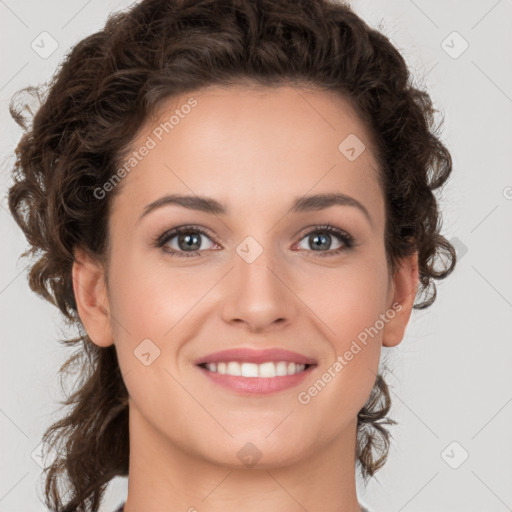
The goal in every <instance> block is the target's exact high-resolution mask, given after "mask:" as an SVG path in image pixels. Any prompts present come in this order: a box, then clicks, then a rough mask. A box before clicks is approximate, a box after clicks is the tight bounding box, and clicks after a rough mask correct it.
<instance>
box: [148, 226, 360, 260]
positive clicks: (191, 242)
mask: <svg viewBox="0 0 512 512" xmlns="http://www.w3.org/2000/svg"><path fill="white" fill-rule="evenodd" d="M333 235H334V238H337V239H338V241H339V243H340V245H339V246H338V247H337V248H334V249H331V250H324V249H330V246H331V243H332V238H333ZM203 237H204V238H207V239H209V240H210V241H211V242H212V244H213V245H216V242H214V241H213V240H212V237H211V236H210V235H209V233H208V232H207V231H206V230H205V229H203V228H201V227H199V226H194V225H189V226H178V227H176V228H173V229H171V230H170V231H166V232H165V233H163V234H162V235H160V236H159V237H158V238H157V239H156V240H154V242H153V245H154V246H155V247H158V248H162V250H163V251H165V252H166V253H168V254H169V255H171V256H178V257H180V258H181V257H192V256H202V254H201V251H203V250H207V249H211V248H212V247H204V246H203V244H202V242H203ZM306 237H307V238H306ZM304 239H306V243H307V244H310V246H311V247H313V249H312V250H308V249H307V248H306V250H308V251H309V252H316V253H317V255H318V256H321V257H323V256H335V255H337V254H340V253H342V252H345V251H347V250H350V249H351V248H353V247H355V246H356V245H357V244H356V243H355V240H354V238H353V237H352V235H350V234H349V233H347V232H346V231H343V230H341V229H339V228H336V227H334V226H331V225H330V224H325V225H323V226H314V227H313V228H312V229H310V230H309V231H308V232H306V234H305V235H303V237H302V238H301V241H302V240H304Z"/></svg>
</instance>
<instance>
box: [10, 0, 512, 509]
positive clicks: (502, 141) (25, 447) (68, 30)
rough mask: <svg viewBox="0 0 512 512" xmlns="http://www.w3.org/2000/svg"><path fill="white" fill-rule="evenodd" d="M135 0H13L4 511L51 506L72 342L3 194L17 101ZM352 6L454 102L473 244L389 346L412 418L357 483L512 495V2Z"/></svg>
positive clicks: (398, 404)
mask: <svg viewBox="0 0 512 512" xmlns="http://www.w3.org/2000/svg"><path fill="white" fill-rule="evenodd" d="M130 3H131V2H129V1H124V2H123V1H121V0H118V1H113V0H111V1H105V2H100V1H99V0H89V1H82V0H80V1H76V0H75V1H67V2H66V1H64V0H51V1H46V2H36V1H35V0H34V1H23V2H15V1H14V0H5V1H1V0H0V27H1V30H0V38H1V45H0V55H1V70H2V73H1V75H0V104H1V108H0V161H1V162H2V173H1V178H0V181H1V192H2V194H1V196H2V197H1V203H0V205H1V208H0V222H1V229H2V231H1V234H2V241H1V243H0V255H1V273H0V303H1V314H2V316H1V322H0V328H1V338H0V339H1V348H2V357H1V374H0V378H1V388H0V389H1V395H0V429H1V430H0V432H1V436H0V448H1V455H0V460H1V461H2V463H1V467H0V512H7V511H9V512H18V511H23V512H25V511H29V510H30V511H37V510H45V508H44V507H43V505H42V503H41V502H40V500H39V498H38V495H39V496H42V491H41V490H40V487H41V485H42V484H41V478H42V470H41V467H40V466H39V465H38V463H37V453H38V445H39V443H40V438H41V435H42V433H43V431H44V430H45V428H46V427H47V426H49V424H50V423H51V422H53V421H54V420H55V418H56V416H55V414H56V413H57V412H58V400H61V399H62V398H63V397H62V395H61V393H60V388H59V380H58V378H57V371H58V369H59V366H60V365H61V364H62V363H63V362H64V360H65V359H66V358H67V357H69V355H70V352H66V349H64V348H63V347H62V346H61V345H60V344H59V343H58V342H57V341H56V340H57V339H59V338H64V337H65V336H66V335H67V334H74V333H68V332H67V331H66V329H65V328H64V324H63V322H62V320H61V318H60V313H58V311H57V309H56V308H54V307H52V306H50V305H49V304H47V303H46V302H45V301H43V300H42V299H40V298H39V297H37V296H36V295H35V294H34V293H33V292H31V290H30V289H29V287H28V284H27V281H26V277H25V276H26V271H25V267H26V265H27V261H26V260H23V259H18V258H19V255H20V254H21V253H22V252H23V250H24V249H25V248H26V247H27V243H26V241H25V239H24V237H23V235H22V233H21V231H20V230H19V229H18V227H17V226H16V224H15V223H14V220H12V218H11V217H10V215H9V213H8V210H7V204H6V199H5V193H6V190H7V187H8V185H9V183H10V176H9V172H8V170H7V169H8V168H9V165H12V162H13V156H12V153H13V151H14V148H15V146H16V143H17V141H18V139H19V137H20V135H21V130H20V129H18V128H17V125H16V124H15V123H14V121H12V119H11V118H10V116H9V113H8V110H7V105H8V101H9V99H10V97H11V96H12V94H13V93H14V92H15V91H17V90H18V89H20V88H22V87H24V86H26V85H36V84H38V83H42V82H44V81H45V80H48V79H49V78H50V77H51V75H52V74H53V72H54V71H55V69H56V67H57V65H58V64H59V63H60V61H61V60H62V58H63V56H64V55H65V54H66V53H67V52H68V50H69V49H70V48H71V47H72V46H73V45H74V44H76V42H78V41H79V40H80V39H82V38H83V37H85V36H86V35H89V34H90V33H92V32H94V31H96V30H98V29H100V28H101V27H102V25H103V24H104V22H105V20H106V18H107V15H108V14H109V13H110V12H111V11H113V10H118V9H121V8H125V7H127V6H128V5H129V4H130ZM351 5H352V7H353V8H354V9H355V10H356V12H358V13H359V14H360V15H361V16H362V17H363V18H364V19H365V20H367V22H369V23H370V24H371V25H373V26H375V27H380V29H381V30H382V31H383V32H384V33H385V34H386V35H387V36H388V37H389V38H390V39H391V41H392V42H393V43H394V44H395V45H396V46H397V47H398V49H399V50H400V51H401V52H402V54H403V55H404V56H405V58H406V60H407V62H408V64H409V66H410V68H411V72H412V73H413V75H414V76H416V77H417V79H418V83H419V84H420V85H421V84H424V86H425V87H426V88H427V89H428V91H429V92H430V94H431V96H432V98H433V100H434V103H435V105H436V107H437V109H438V110H440V111H441V112H443V113H444V116H445V124H444V129H443V132H442V138H443V141H444V142H445V143H446V145H447V146H448V148H449V149H450V151H451V153H452V157H453V162H454V172H453V175H452V178H451V181H450V183H449V185H448V186H447V187H445V189H444V191H443V193H442V194H441V195H440V196H439V198H440V200H441V206H442V209H443V212H444V215H443V218H444V222H443V233H444V234H445V236H447V237H448V238H449V239H452V238H453V237H456V241H455V239H454V243H456V246H457V250H458V253H459V258H460V260H459V263H458V266H457V268H456V270H455V272H454V273H453V274H452V275H451V276H449V278H448V279H447V280H446V281H444V282H441V283H440V284H439V285H438V298H437V301H436V302H435V303H434V305H433V306H432V307H431V308H429V309H427V310H425V311H421V312H420V311H414V312H413V314H412V317H411V322H410V324H409V327H408V329H407V333H406V337H405V339H404V340H403V342H402V343H401V344H400V345H399V346H398V347H397V348H395V349H386V348H385V349H384V352H383V357H386V358H388V361H389V364H390V366H391V367H392V368H393V375H389V374H388V377H387V380H388V383H389V384H390V385H391V386H392V388H391V389H392V392H391V395H392V398H393V408H392V411H391V416H392V417H393V418H394V419H396V420H397V421H398V422H399V424H398V425H396V426H395V427H393V430H392V434H393V441H392V443H393V444H392V447H391V450H390V455H389V460H388V462H387V464H386V465H385V467H384V469H382V470H381V471H380V472H379V473H378V474H377V477H376V478H374V479H373V480H372V481H371V482H370V483H369V485H368V487H367V489H366V491H365V490H364V488H363V487H362V486H361V485H359V488H358V490H359V495H360V499H361V501H362V503H364V504H367V505H368V506H370V507H371V510H375V511H376V512H387V511H389V512H391V511H393V512H395V511H396V512H398V511H404V512H420V511H421V512H424V511H452V512H462V511H464V512H476V511H482V512H483V511H485V512H501V511H505V510H512V486H511V485H510V484H511V482H512V465H511V464H510V460H511V459H512V441H511V430H510V425H511V424H512V403H511V402H512V379H511V368H512V343H511V341H512V340H511V334H510V325H511V320H512V286H511V285H512V265H511V262H512V236H511V235H512V230H511V227H510V226H511V218H512V171H511V161H512V151H511V145H512V144H511V142H512V116H511V113H512V66H511V60H512V59H511V57H510V49H511V48H512V31H511V28H512V27H511V25H512V23H511V22H512V2H511V1H510V0H500V1H496V0H485V1H483V0H482V1H475V0H474V1H471V2H469V1H462V0H458V1H451V2H447V1H440V0H436V1H429V2H427V1H425V0H415V1H411V0H392V1H391V0H388V1H386V2H377V1H374V2H371V1H363V0H357V1H353V2H352V3H351ZM43 31H47V32H48V33H49V34H51V36H52V37H53V38H54V39H55V40H56V41H57V43H58V48H57V49H56V51H55V52H54V53H53V54H52V55H50V56H49V57H47V58H42V57H41V56H40V55H39V54H38V53H36V52H35V51H34V50H33V49H32V47H31V43H32V41H34V40H36V41H37V40H39V39H38V37H39V34H41V32H43ZM454 31H456V32H457V33H458V34H459V35H456V34H455V35H453V34H452V33H453V32H454ZM443 41H445V42H444V43H443ZM464 41H467V43H468V44H469V46H468V48H467V49H466V50H465V51H464V52H463V53H461V50H462V49H463V48H464V45H465V43H464ZM45 48H49V45H46V46H45ZM459 54H460V55H459ZM438 119H439V118H438ZM454 442H455V444H452V443H454ZM33 454H34V458H33ZM466 454H467V455H468V458H467V460H465V461H464V462H462V461H463V459H464V457H465V456H466ZM34 459H35V460H34ZM126 490H127V480H126V479H122V478H118V479H115V480H114V481H113V482H112V483H111V485H110V486H109V488H108V493H107V497H106V500H105V503H104V505H103V506H102V508H101V510H102V511H106V512H109V511H112V510H114V508H115V507H116V506H117V505H118V504H119V503H120V502H122V501H123V500H124V498H125V495H126ZM311 512H312V511H311Z"/></svg>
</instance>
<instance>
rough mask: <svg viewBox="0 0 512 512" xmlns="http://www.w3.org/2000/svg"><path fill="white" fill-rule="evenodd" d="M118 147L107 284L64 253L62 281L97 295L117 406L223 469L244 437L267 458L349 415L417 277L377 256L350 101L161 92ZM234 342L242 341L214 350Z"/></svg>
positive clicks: (311, 440)
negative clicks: (131, 157) (123, 403)
mask: <svg viewBox="0 0 512 512" xmlns="http://www.w3.org/2000/svg"><path fill="white" fill-rule="evenodd" d="M189 98H194V100H195V101H194V102H192V101H191V100H189ZM187 101H188V103H187ZM185 105H191V107H190V108H188V107H185ZM192 105H193V106H192ZM177 109H178V111H179V113H180V115H176V116H175V118H174V121H172V122H173V125H172V127H171V128H170V125H169V124H167V130H165V129H162V126H165V124H162V123H165V122H168V121H169V119H170V117H171V116H172V115H173V114H174V113H175V111H176V110H177ZM176 120H177V121H176ZM347 137H350V138H349V139H347ZM345 139H347V140H346V141H345ZM344 141H345V142H344ZM362 144H364V147H363V146H362ZM143 146H146V147H147V148H149V149H148V150H147V151H144V150H141V148H142V147H143ZM350 148H354V150H353V151H352V150H351V149H350ZM363 148H364V149H363ZM362 149H363V150H362ZM132 150H139V155H141V154H142V153H145V156H142V157H141V158H140V161H138V163H137V165H136V166H134V167H133V168H132V169H131V170H130V172H129V173H127V175H126V176H125V177H124V178H123V180H122V182H121V184H120V185H117V186H119V187H121V189H120V192H119V194H118V195H117V196H116V197H115V200H114V201H113V204H112V210H111V216H110V219H109V230H110V244H111V254H110V267H109V274H108V281H104V282H103V285H101V279H100V280H98V281H94V280H92V278H91V280H90V281H87V279H88V277H87V275H88V276H94V275H99V276H100V277H101V274H95V273H94V272H93V271H92V269H93V268H95V267H92V266H91V267H89V270H90V272H88V273H85V272H84V273H81V272H80V269H79V266H78V263H77V265H75V267H74V277H75V280H76V282H78V281H79V280H80V279H83V281H82V282H83V286H78V285H77V284H76V282H75V293H76V294H78V295H80V294H81V293H82V292H81V291H80V290H81V289H88V290H89V291H90V293H89V294H88V296H89V297H92V296H95V297H96V298H97V303H100V302H101V303H102V306H103V307H102V308H96V309H95V306H94V305H93V304H92V302H90V303H89V304H87V300H88V299H84V300H82V299H80V300H79V301H78V302H79V312H80V316H81V318H82V321H83V322H84V324H85V326H86V329H87V331H88V333H89V336H90V337H91V339H92V340H93V341H94V342H95V343H97V344H98V345H101V346H108V345H110V344H112V343H114V344H115V348H116V351H117V354H118V358H119V364H120V367H121V371H122V374H123V378H124V380H125V383H126V386H127V389H128V391H129V395H130V415H131V416H132V417H133V418H138V421H140V422H141V423H142V422H144V423H145V425H146V427H147V429H150V430H152V431H153V432H154V433H157V434H158V436H159V438H160V439H161V440H163V442H164V444H167V446H169V447H175V448H176V447H179V449H180V450H181V451H183V452H187V453H188V454H192V455H194V457H198V458H200V459H202V460H208V461H210V462H213V463H216V464H219V463H221V464H232V465H234V466H240V464H241V461H242V458H241V454H240V452H239V450H240V448H241V447H243V446H246V447H245V450H246V451H247V450H249V452H250V451H251V450H252V451H253V452H254V453H249V455H252V456H254V457H257V456H258V455H256V454H257V453H258V452H259V453H261V454H262V455H263V456H264V458H262V461H261V462H262V463H264V465H267V466H268V467H270V466H272V465H275V464H288V463H291V462H293V461H294V460H296V459H297V458H299V457H300V458H304V459H305V460H306V459H307V458H308V457H309V456H310V455H311V454H313V453H315V451H318V450H319V449H321V448H322V447H324V448H325V447H326V446H327V445H329V444H330V443H331V442H332V441H333V440H335V439H336V438H339V437H340V436H343V435H344V433H346V432H347V430H348V429H352V428H354V425H355V421H356V418H357V413H358V411H359V410H360V409H361V408H362V407H363V405H364V404H365V402H366V400H367V398H368V396H369V394H370V391H371V389H372V387H373V384H374V381H375V376H376V373H377V370H378V365H379V358H380V351H381V346H382V345H383V344H384V345H388V346H392V345H395V344H397V343H398V342H399V341H400V340H401V339H402V336H403V331H404V329H405V326H406V324H407V320H408V317H409V313H410V307H411V302H412V299H413V298H414V293H413V290H415V284H416V279H417V274H416V270H415V268H414V265H413V264H412V263H411V265H409V266H407V265H404V267H403V270H401V271H400V272H397V274H394V275H391V274H390V271H389V268H388V267H387V264H386V254H385V246H384V228H385V214H386V212H385V203H384V196H383V192H382V189H381V187H380V185H379V181H378V174H377V173H378V171H377V165H376V161H375V158H374V155H373V145H372V141H371V139H370V136H369V133H368V132H367V130H366V128H365V126H364V125H363V124H362V122H361V121H360V120H359V119H358V117H357V116H356V114H355V113H354V112H353V111H352V109H351V107H350V106H349V104H348V103H347V102H346V101H345V100H344V99H342V98H340V97H338V96H335V95H334V94H331V93H327V92H320V91H313V90H305V89H301V90H298V89H295V88H292V87H280V88H277V89H272V90H271V89H249V88H242V87H239V88H234V87H233V88H215V87H211V88H209V89H206V90H203V91H199V92H198V93H195V94H190V95H187V96H184V97H182V98H174V99H173V100H172V101H168V102H167V103H165V104H164V105H163V106H162V107H161V109H160V110H159V112H158V115H157V116H156V117H155V118H153V119H151V121H148V123H147V125H146V126H144V127H143V128H142V129H141V131H140V132H139V134H138V135H137V138H136V139H135V140H134V143H133V145H132ZM361 150H362V151H361ZM171 195H172V196H175V197H176V196H190V199H188V200H183V201H182V202H181V204H180V203H179V201H178V202H176V201H170V200H168V201H165V200H162V198H165V197H166V196H171ZM317 195H318V196H323V195H330V196H326V197H327V199H328V198H329V197H331V198H332V197H335V195H337V196H336V197H337V198H338V199H337V200H336V201H328V200H326V197H324V198H323V199H322V198H321V197H320V198H317V199H316V200H313V199H308V198H309V197H310V196H317ZM199 198H206V199H207V200H208V201H209V203H208V202H206V201H203V200H202V199H201V200H200V199H199ZM168 199H169V197H168ZM212 205H213V206H212ZM326 225H328V226H330V228H329V227H327V228H326V227H325V226H326ZM178 227H181V228H183V232H181V233H177V232H175V231H174V230H175V229H176V228H178ZM82 261H83V262H85V259H83V260H82ZM411 262H412V260H411ZM84 268H85V267H84ZM101 290H104V291H105V293H104V295H102V293H103V292H102V291H101ZM393 304H394V306H393ZM397 304H398V306H397ZM100 309H101V311H102V313H100ZM105 312H106V314H105V316H104V317H101V314H103V313H105ZM231 349H241V350H246V352H243V351H242V352H238V353H237V352H234V353H231V354H220V355H218V354H217V356H216V353H218V352H220V351H225V350H231ZM273 349H275V350H276V351H275V352H272V350H273ZM265 350H270V352H262V351H265ZM277 350H281V351H290V352H291V353H292V354H289V353H284V352H277ZM247 351H248V352H247ZM252 356H255V357H254V358H253V357H252ZM258 357H260V359H258ZM258 362H259V363H264V362H266V363H267V364H257V363H258ZM272 362H274V363H275V364H272ZM306 362H307V365H308V366H305V367H302V366H300V364H306ZM199 363H206V367H204V366H199ZM224 363H226V364H224ZM228 363H230V364H228ZM289 363H292V364H291V365H290V364H289ZM294 363H296V364H294ZM208 368H209V369H208ZM210 370H213V371H210ZM223 371H227V373H226V374H223V373H221V372H223ZM242 371H243V375H241V376H236V374H237V373H239V372H242ZM247 372H248V373H247ZM252 372H259V373H258V375H261V376H260V377H258V378H255V377H249V376H244V375H253V373H252ZM266 372H269V373H266ZM272 372H277V374H278V375H277V376H275V377H272V376H271V375H272ZM294 372H295V373H294ZM284 373H290V375H284ZM231 374H232V375H231ZM246 443H252V444H251V445H246ZM297 446H301V450H299V451H298V450H297ZM299 452H300V453H299ZM243 455H244V454H243V452H242V457H243Z"/></svg>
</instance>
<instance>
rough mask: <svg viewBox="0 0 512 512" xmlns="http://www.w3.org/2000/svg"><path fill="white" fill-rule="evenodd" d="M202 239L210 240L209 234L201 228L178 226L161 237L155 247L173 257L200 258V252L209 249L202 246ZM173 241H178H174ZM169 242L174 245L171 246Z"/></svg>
mask: <svg viewBox="0 0 512 512" xmlns="http://www.w3.org/2000/svg"><path fill="white" fill-rule="evenodd" d="M202 237H206V238H210V237H209V235H208V233H207V232H206V231H205V230H204V229H202V228H200V227H199V226H178V227H177V228H174V229H171V230H170V231H166V232H165V233H164V234H163V235H161V236H159V237H158V239H157V240H156V241H155V244H154V245H155V246H156V247H161V248H163V250H164V251H165V252H168V253H169V254H170V255H171V256H178V257H189V256H200V254H198V251H199V250H206V249H207V247H202V246H201V244H202ZM173 239H176V240H175V241H173ZM210 240H211V239H210ZM169 242H172V243H171V244H169ZM164 247H165V248H164ZM168 247H170V250H169V249H168Z"/></svg>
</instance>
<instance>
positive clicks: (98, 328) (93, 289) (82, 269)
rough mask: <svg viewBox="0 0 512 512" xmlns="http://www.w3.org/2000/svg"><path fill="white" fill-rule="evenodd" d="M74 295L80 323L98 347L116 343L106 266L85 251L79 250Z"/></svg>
mask: <svg viewBox="0 0 512 512" xmlns="http://www.w3.org/2000/svg"><path fill="white" fill-rule="evenodd" d="M72 278H73V291H74V294H75V301H76V306H77V310H78V315H79V316H80V320H81V321H82V324H83V326H84V328H85V330H86V332H87V334H88V336H89V338H90V339H91V341H92V342H93V343H94V344H95V345H98V346H99V347H108V346H109V345H112V344H113V343H114V338H113V335H112V330H111V327H110V322H109V317H110V306H109V302H108V296H107V288H106V283H105V273H104V269H103V266H102V265H101V264H100V263H99V262H98V261H96V260H95V259H94V258H92V257H91V256H90V255H89V254H88V253H87V252H86V251H84V250H82V249H76V250H75V252H74V261H73V268H72Z"/></svg>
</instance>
